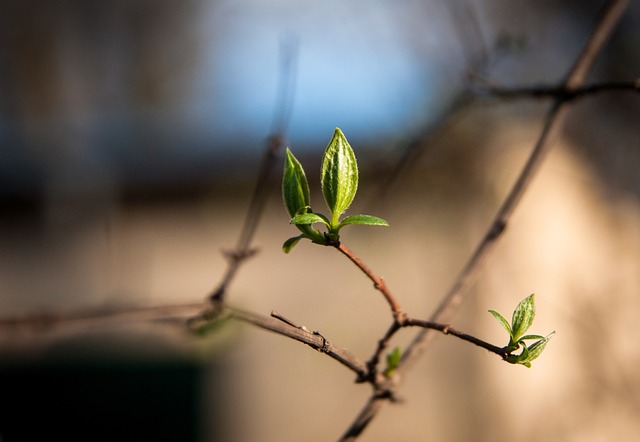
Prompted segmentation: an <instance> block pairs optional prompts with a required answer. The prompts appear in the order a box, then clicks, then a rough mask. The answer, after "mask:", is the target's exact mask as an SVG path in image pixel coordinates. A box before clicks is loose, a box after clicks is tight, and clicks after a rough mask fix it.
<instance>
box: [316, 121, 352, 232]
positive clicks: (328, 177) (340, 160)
mask: <svg viewBox="0 0 640 442" xmlns="http://www.w3.org/2000/svg"><path fill="white" fill-rule="evenodd" d="M320 177H321V183H322V194H323V195H324V199H325V201H326V202H327V206H329V209H330V210H331V226H332V227H333V228H337V226H338V219H339V217H340V215H341V214H342V213H343V212H344V211H345V210H347V207H349V205H350V204H351V202H352V201H353V198H354V197H355V195H356V191H357V190H358V164H357V162H356V156H355V154H354V152H353V149H352V148H351V146H350V145H349V142H348V141H347V139H346V138H345V136H344V134H343V133H342V131H341V130H340V129H338V128H336V130H335V131H334V133H333V137H332V138H331V141H330V142H329V145H328V146H327V149H326V150H325V152H324V157H323V159H322V169H321V174H320Z"/></svg>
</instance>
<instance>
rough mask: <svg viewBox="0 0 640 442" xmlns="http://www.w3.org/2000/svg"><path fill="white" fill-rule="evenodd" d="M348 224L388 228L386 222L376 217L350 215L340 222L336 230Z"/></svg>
mask: <svg viewBox="0 0 640 442" xmlns="http://www.w3.org/2000/svg"><path fill="white" fill-rule="evenodd" d="M349 224H363V225H366V226H389V223H388V222H386V221H385V220H383V219H382V218H378V217H377V216H371V215H351V216H347V217H346V218H345V219H343V220H342V221H340V224H339V225H338V229H340V228H342V227H344V226H348V225H349Z"/></svg>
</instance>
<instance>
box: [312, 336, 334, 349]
mask: <svg viewBox="0 0 640 442" xmlns="http://www.w3.org/2000/svg"><path fill="white" fill-rule="evenodd" d="M313 334H314V335H317V336H320V337H321V338H322V347H318V348H317V350H318V351H319V352H320V353H329V350H330V346H331V343H330V342H329V341H328V340H327V338H325V337H324V336H322V334H321V333H320V332H319V331H317V330H314V331H313Z"/></svg>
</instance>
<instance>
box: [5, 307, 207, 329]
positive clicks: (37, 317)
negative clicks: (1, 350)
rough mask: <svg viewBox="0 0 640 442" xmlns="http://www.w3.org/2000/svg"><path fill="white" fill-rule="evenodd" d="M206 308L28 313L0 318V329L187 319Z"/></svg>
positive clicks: (127, 308) (124, 308)
mask: <svg viewBox="0 0 640 442" xmlns="http://www.w3.org/2000/svg"><path fill="white" fill-rule="evenodd" d="M205 307H207V303H204V302H197V303H185V304H166V305H156V306H144V307H133V306H126V307H123V306H121V307H102V308H94V309H85V310H77V311H73V312H67V313H60V312H58V313H55V314H46V313H44V314H32V315H25V316H22V317H13V318H0V329H5V330H18V331H48V330H51V329H55V328H57V327H62V326H64V327H69V326H78V327H86V326H88V325H97V324H100V323H112V322H134V321H150V320H151V321H153V320H161V319H166V318H182V319H184V318H187V317H190V316H193V315H194V314H196V313H197V312H198V311H201V310H202V309H204V308H205Z"/></svg>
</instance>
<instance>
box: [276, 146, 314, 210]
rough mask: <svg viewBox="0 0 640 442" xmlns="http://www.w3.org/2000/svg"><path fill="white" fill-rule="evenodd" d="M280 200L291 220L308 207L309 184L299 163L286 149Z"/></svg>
mask: <svg viewBox="0 0 640 442" xmlns="http://www.w3.org/2000/svg"><path fill="white" fill-rule="evenodd" d="M282 199H283V200H284V205H285V206H286V208H287V212H288V213H289V216H290V217H291V218H293V217H294V216H296V215H297V214H299V213H300V211H301V210H302V209H304V208H305V207H307V206H309V184H308V182H307V176H306V175H305V173H304V169H303V168H302V165H301V164H300V162H299V161H298V160H297V159H296V157H294V156H293V154H292V153H291V151H290V150H289V148H287V150H286V153H285V160H284V174H283V177H282Z"/></svg>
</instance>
